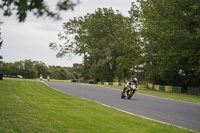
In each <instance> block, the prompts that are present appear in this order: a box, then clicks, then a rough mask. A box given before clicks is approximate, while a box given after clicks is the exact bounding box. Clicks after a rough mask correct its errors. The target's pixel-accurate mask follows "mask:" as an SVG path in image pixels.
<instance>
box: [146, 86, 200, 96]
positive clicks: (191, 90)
mask: <svg viewBox="0 0 200 133" xmlns="http://www.w3.org/2000/svg"><path fill="white" fill-rule="evenodd" d="M147 88H149V89H152V90H156V91H165V92H174V93H182V92H183V88H182V87H180V86H162V85H154V84H151V83H148V84H147ZM186 93H187V94H192V95H200V89H198V88H192V87H188V88H187V91H186Z"/></svg>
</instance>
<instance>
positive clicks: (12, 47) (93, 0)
mask: <svg viewBox="0 0 200 133" xmlns="http://www.w3.org/2000/svg"><path fill="white" fill-rule="evenodd" d="M46 2H47V3H48V4H49V5H50V9H53V8H55V4H56V3H57V2H58V0H46ZM132 2H133V0H123V1H122V0H80V4H79V5H77V6H76V7H75V9H74V11H66V12H62V15H61V17H62V20H61V21H55V20H53V19H50V18H45V17H42V18H36V17H35V16H32V13H28V16H27V18H26V20H25V22H23V23H19V22H18V19H17V17H16V16H14V15H13V16H11V17H4V16H3V11H2V10H0V21H3V22H4V23H3V25H1V33H2V34H1V36H2V39H3V45H2V47H1V49H0V55H2V56H3V61H5V62H16V61H20V60H26V59H31V60H32V61H42V62H44V63H45V64H46V65H47V66H48V65H55V66H62V67H72V66H73V64H74V63H82V57H81V56H77V55H73V56H72V57H71V58H68V57H63V58H56V54H57V52H56V51H53V50H51V49H50V48H49V43H51V42H59V40H58V36H57V35H58V34H59V33H60V32H62V31H63V30H62V25H63V23H65V22H68V20H69V19H73V18H74V17H80V16H85V15H86V14H87V13H94V12H95V10H96V9H97V8H110V7H112V9H113V10H119V12H121V13H122V14H123V15H125V16H128V15H129V14H128V11H129V10H130V8H131V3H132Z"/></svg>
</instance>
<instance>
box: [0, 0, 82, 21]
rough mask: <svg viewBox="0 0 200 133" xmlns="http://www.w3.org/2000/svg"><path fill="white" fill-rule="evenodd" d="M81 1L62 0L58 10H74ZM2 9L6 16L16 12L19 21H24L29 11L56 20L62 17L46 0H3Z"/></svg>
mask: <svg viewBox="0 0 200 133" xmlns="http://www.w3.org/2000/svg"><path fill="white" fill-rule="evenodd" d="M78 3H79V1H78V0H77V1H76V2H74V1H72V0H60V1H59V2H58V3H57V5H56V9H57V10H58V11H63V10H64V11H66V10H70V9H71V10H73V9H74V7H75V6H76V5H77V4H78ZM0 9H2V10H3V14H4V16H11V15H13V12H14V13H16V16H17V17H18V20H19V22H24V21H25V19H26V17H27V13H28V12H32V13H33V15H35V16H36V17H41V16H44V15H45V16H47V17H50V18H54V19H56V20H59V19H61V17H60V15H59V13H58V12H54V11H51V10H50V8H49V5H48V4H47V3H45V2H44V0H2V1H1V2H0Z"/></svg>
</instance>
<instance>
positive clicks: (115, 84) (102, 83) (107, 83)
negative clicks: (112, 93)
mask: <svg viewBox="0 0 200 133" xmlns="http://www.w3.org/2000/svg"><path fill="white" fill-rule="evenodd" d="M97 84H99V85H113V86H123V85H124V83H122V82H97Z"/></svg>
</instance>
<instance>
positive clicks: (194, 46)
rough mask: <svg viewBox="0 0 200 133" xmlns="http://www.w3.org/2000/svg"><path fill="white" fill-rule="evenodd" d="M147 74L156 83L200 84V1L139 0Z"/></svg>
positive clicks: (138, 10)
mask: <svg viewBox="0 0 200 133" xmlns="http://www.w3.org/2000/svg"><path fill="white" fill-rule="evenodd" d="M139 2H140V8H138V9H136V8H135V5H134V6H133V7H132V10H134V9H136V11H137V12H134V13H136V14H133V12H132V15H133V16H134V15H135V16H139V17H138V18H139V23H140V24H141V27H140V29H139V30H140V33H141V44H143V47H144V53H143V55H144V57H145V58H144V66H145V68H144V69H145V70H147V71H148V77H149V78H150V79H152V80H153V82H154V83H157V84H168V85H183V86H184V85H185V86H186V85H187V86H188V85H191V86H196V85H200V84H199V82H198V81H199V80H200V71H199V68H200V67H199V66H200V65H199V62H200V58H199V57H200V52H199V51H200V43H199V42H200V37H199V33H200V32H199V27H200V15H199V13H200V2H199V0H193V1H190V0H159V1H157V0H139Z"/></svg>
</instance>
